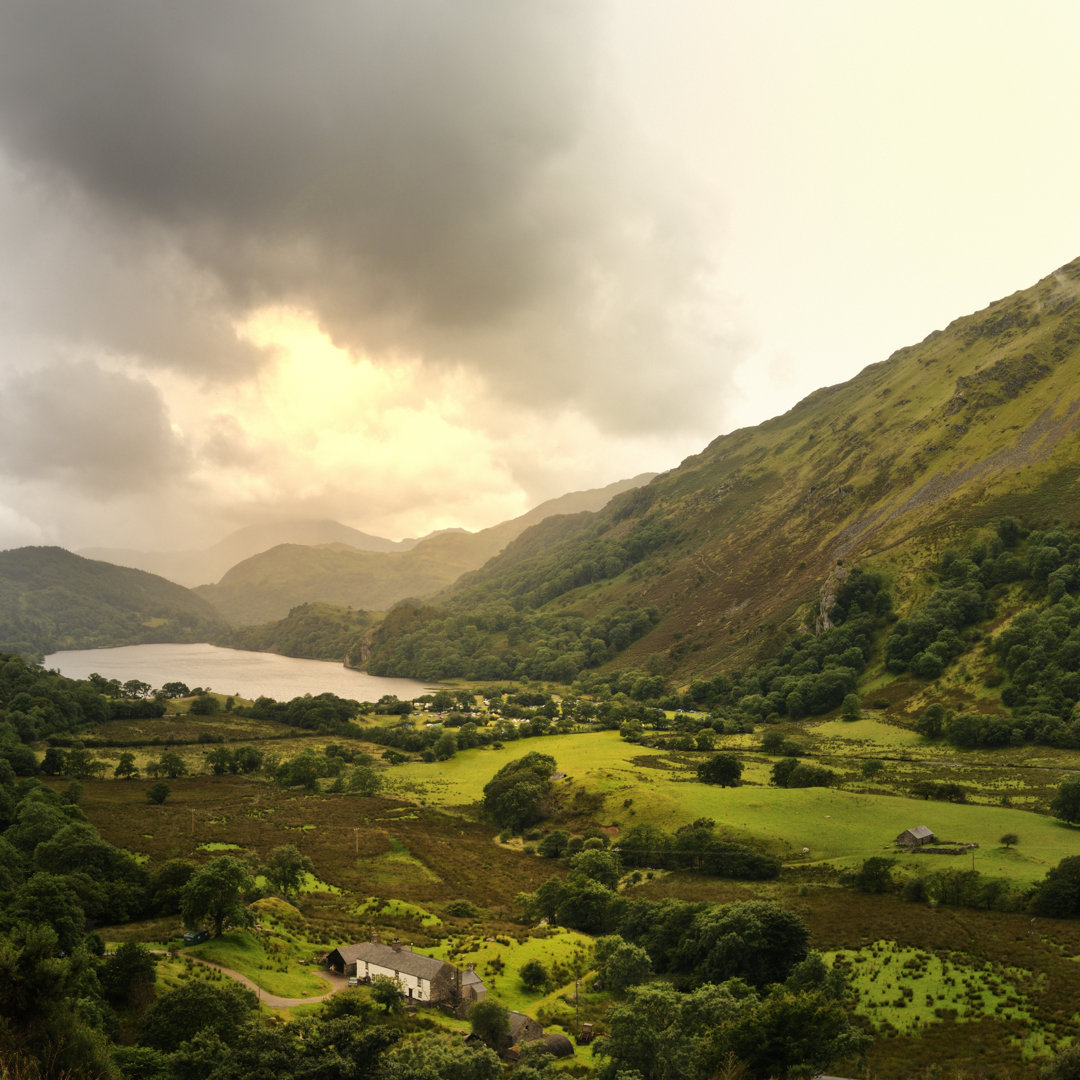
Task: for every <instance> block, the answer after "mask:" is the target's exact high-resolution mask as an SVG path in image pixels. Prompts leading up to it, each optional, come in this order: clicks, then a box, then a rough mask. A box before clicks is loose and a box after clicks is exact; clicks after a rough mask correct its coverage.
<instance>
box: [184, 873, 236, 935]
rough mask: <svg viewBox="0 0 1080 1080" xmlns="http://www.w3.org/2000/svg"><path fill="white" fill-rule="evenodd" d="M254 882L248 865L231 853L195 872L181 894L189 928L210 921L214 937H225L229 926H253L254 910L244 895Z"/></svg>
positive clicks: (186, 924) (185, 923)
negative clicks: (252, 910)
mask: <svg viewBox="0 0 1080 1080" xmlns="http://www.w3.org/2000/svg"><path fill="white" fill-rule="evenodd" d="M251 885H252V881H251V872H250V870H248V867H247V864H246V863H244V862H241V861H240V860H239V859H236V858H233V856H231V855H222V856H220V857H219V858H217V859H214V860H213V861H212V862H209V863H207V864H206V866H204V867H203V868H202V869H201V870H198V871H196V872H195V873H194V874H192V876H191V879H190V880H189V881H188V883H187V884H186V885H185V886H184V887H183V889H182V890H181V893H180V915H181V917H182V918H183V920H184V925H185V926H186V927H187V928H188V929H189V930H195V929H197V928H198V926H199V924H200V923H203V922H206V921H209V922H210V924H211V925H212V926H213V928H214V937H221V935H222V932H223V931H224V929H225V927H226V926H227V925H230V924H231V925H233V926H249V925H250V924H251V923H252V922H253V919H252V915H251V912H250V911H248V909H247V907H246V905H245V904H244V894H245V893H246V892H248V891H250V889H251Z"/></svg>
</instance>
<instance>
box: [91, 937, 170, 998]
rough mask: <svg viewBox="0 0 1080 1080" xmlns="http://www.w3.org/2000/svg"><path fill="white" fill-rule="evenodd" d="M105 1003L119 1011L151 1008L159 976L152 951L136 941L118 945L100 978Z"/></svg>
mask: <svg viewBox="0 0 1080 1080" xmlns="http://www.w3.org/2000/svg"><path fill="white" fill-rule="evenodd" d="M98 978H99V979H100V980H101V989H102V990H103V991H104V993H105V999H106V1001H108V1002H109V1004H110V1005H112V1006H113V1008H115V1009H125V1008H129V1007H134V1008H140V1007H143V1006H145V1005H147V1004H149V1001H150V997H151V994H152V992H153V986H154V982H155V980H156V979H157V972H156V971H155V970H154V958H153V956H152V955H151V954H150V951H149V950H148V949H147V948H146V947H145V946H144V945H140V944H139V943H138V942H135V941H125V942H123V943H122V944H121V945H118V946H117V948H116V952H114V953H113V955H112V956H110V957H109V958H108V959H107V960H106V961H105V963H104V964H103V965H102V967H101V971H100V973H99V975H98Z"/></svg>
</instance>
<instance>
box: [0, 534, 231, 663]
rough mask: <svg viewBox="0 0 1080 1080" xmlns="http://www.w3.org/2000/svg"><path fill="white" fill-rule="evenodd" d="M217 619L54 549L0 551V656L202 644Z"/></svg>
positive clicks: (170, 593) (176, 595)
mask: <svg viewBox="0 0 1080 1080" xmlns="http://www.w3.org/2000/svg"><path fill="white" fill-rule="evenodd" d="M219 629H220V620H219V619H218V617H217V615H216V614H215V612H214V609H213V608H211V607H210V605H209V604H207V603H206V602H205V601H203V600H200V599H199V598H198V597H197V596H195V595H194V594H192V593H191V592H190V591H188V590H187V589H185V588H183V587H182V586H180V585H176V584H174V583H173V582H171V581H166V580H165V579H164V578H160V577H155V576H154V575H153V574H147V573H144V572H143V571H142V570H131V569H126V568H124V567H120V566H112V565H111V564H109V563H104V562H95V561H93V560H91V559H84V558H82V557H80V556H78V555H73V554H72V553H71V552H70V551H64V550H63V549H62V548H54V547H28V548H16V549H15V550H13V551H2V552H0V650H7V651H11V652H22V653H27V654H34V653H48V652H55V651H56V650H58V649H92V648H98V647H103V646H114V645H138V644H143V643H145V642H155V641H205V640H206V639H207V638H208V637H209V636H211V635H213V634H214V633H215V632H217V631H218V630H219Z"/></svg>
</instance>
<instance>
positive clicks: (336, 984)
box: [187, 953, 348, 1009]
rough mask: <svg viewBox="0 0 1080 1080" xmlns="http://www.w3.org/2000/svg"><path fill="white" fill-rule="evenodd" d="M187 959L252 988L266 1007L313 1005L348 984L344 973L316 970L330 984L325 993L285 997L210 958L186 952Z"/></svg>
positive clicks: (289, 1007)
mask: <svg viewBox="0 0 1080 1080" xmlns="http://www.w3.org/2000/svg"><path fill="white" fill-rule="evenodd" d="M187 956H188V959H189V960H193V961H194V962H195V963H196V964H202V965H203V966H205V967H208V968H213V969H214V970H215V971H220V972H221V973H222V975H228V976H229V978H230V979H234V980H235V981H236V982H238V983H240V985H241V986H246V987H247V988H248V989H249V990H253V991H254V992H255V993H256V994H258V995H259V1004H260V1005H265V1006H266V1007H267V1008H268V1009H291V1008H292V1007H293V1006H294V1005H314V1004H315V1003H316V1002H319V1001H325V1000H326V999H327V998H328V997H330V996H331V994H336V993H337V992H338V991H339V990H344V989H345V988H346V987H347V986H348V982H347V981H346V979H345V976H344V975H338V974H337V973H336V972H331V971H322V970H318V971H316V972H315V974H316V975H318V976H319V978H320V979H325V980H326V982H328V983H329V984H330V989H329V990H327V992H326V993H325V994H320V995H319V996H318V997H301V998H287V997H278V996H277V994H270V993H267V991H265V990H264V989H263V988H262V987H261V986H259V984H258V983H257V982H255V981H254V980H253V979H249V978H248V977H247V976H246V975H241V974H240V972H239V971H233V970H232V968H227V967H223V966H222V965H221V964H215V963H214V962H213V961H211V960H200V959H199V958H198V957H197V956H191V955H190V953H189V954H187Z"/></svg>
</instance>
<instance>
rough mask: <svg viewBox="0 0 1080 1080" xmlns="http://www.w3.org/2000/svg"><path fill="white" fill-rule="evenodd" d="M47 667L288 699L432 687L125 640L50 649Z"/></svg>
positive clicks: (320, 665)
mask: <svg viewBox="0 0 1080 1080" xmlns="http://www.w3.org/2000/svg"><path fill="white" fill-rule="evenodd" d="M45 667H46V668H48V669H49V670H54V669H55V670H57V671H59V672H60V674H61V675H66V676H67V677H68V678H69V679H85V678H86V677H87V676H88V675H90V674H92V673H94V672H97V674H98V675H101V676H103V677H104V678H106V679H119V680H120V681H121V682H122V683H123V682H127V681H128V679H139V680H140V681H142V682H145V683H149V684H150V685H151V686H152V687H153V688H154V689H155V690H157V689H159V688H160V687H161V686H163V685H164V684H165V683H167V682H182V683H187V685H188V686H190V687H196V686H201V687H203V689H206V690H213V691H215V692H217V693H219V694H235V695H236V696H237V697H244V698H257V697H271V698H274V699H275V700H277V701H290V700H292V698H294V697H302V696H303V695H304V694H323V693H327V692H329V693H332V694H337V695H338V697H343V698H353V699H354V700H356V701H378V700H379V698H381V697H382V696H383V695H384V694H394V695H395V696H397V697H399V698H401V699H402V700H411V699H412V698H415V697H419V696H420V695H421V694H426V693H428V692H430V690H431V689H432V688H431V687H430V686H427V685H425V684H424V683H420V682H416V681H414V680H413V679H384V678H380V677H379V676H377V675H366V674H365V673H364V672H362V671H351V670H350V669H349V668H346V667H343V666H342V665H341V664H332V663H328V662H326V661H323V660H297V659H296V658H294V657H291V656H276V655H275V654H274V653H260V652H244V651H243V650H240V649H219V648H218V647H217V646H216V645H125V646H123V647H122V648H118V649H77V650H71V651H69V652H57V653H51V654H50V655H48V656H46V657H45Z"/></svg>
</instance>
